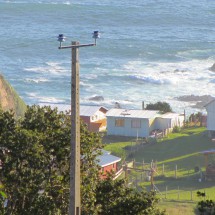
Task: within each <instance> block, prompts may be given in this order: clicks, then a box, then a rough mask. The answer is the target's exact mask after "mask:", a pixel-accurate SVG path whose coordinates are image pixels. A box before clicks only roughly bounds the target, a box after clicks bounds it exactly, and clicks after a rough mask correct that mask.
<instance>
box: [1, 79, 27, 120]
mask: <svg viewBox="0 0 215 215" xmlns="http://www.w3.org/2000/svg"><path fill="white" fill-rule="evenodd" d="M0 81H1V88H0V90H1V92H0V98H1V99H0V107H1V108H3V110H4V111H7V110H11V109H12V110H13V111H14V113H15V116H23V115H24V112H25V110H26V104H25V103H24V101H23V100H22V99H21V98H20V97H19V95H18V94H17V92H16V91H15V90H14V88H13V87H12V86H11V85H10V84H9V83H8V82H7V81H6V80H5V79H4V77H3V76H2V75H0ZM1 93H4V94H3V95H2V94H1ZM3 103H6V104H3Z"/></svg>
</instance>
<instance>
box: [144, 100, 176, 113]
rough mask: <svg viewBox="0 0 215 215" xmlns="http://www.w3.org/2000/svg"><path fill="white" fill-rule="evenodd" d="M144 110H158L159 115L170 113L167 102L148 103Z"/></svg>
mask: <svg viewBox="0 0 215 215" xmlns="http://www.w3.org/2000/svg"><path fill="white" fill-rule="evenodd" d="M146 110H159V111H160V112H161V113H167V112H172V108H171V107H170V105H169V104H168V103H167V102H157V103H154V104H152V103H150V104H147V105H146Z"/></svg>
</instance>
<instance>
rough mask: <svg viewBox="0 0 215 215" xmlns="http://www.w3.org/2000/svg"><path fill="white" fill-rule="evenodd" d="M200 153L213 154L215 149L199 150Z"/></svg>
mask: <svg viewBox="0 0 215 215" xmlns="http://www.w3.org/2000/svg"><path fill="white" fill-rule="evenodd" d="M199 153H200V154H204V155H205V154H215V149H210V150H206V151H202V152H199Z"/></svg>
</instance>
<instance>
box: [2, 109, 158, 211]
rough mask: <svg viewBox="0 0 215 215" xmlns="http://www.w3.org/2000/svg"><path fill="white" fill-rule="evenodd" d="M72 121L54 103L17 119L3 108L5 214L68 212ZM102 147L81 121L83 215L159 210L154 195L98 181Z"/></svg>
mask: <svg viewBox="0 0 215 215" xmlns="http://www.w3.org/2000/svg"><path fill="white" fill-rule="evenodd" d="M70 123H71V121H70V117H68V115H66V114H64V113H63V112H60V113H58V111H57V109H54V110H53V109H51V108H50V107H39V106H32V107H28V108H27V111H26V113H25V116H24V117H23V118H22V119H21V120H19V121H16V120H15V119H14V116H13V114H12V113H10V112H0V159H1V161H2V169H1V170H0V173H1V185H2V186H1V187H0V214H1V215H5V214H10V215H29V214H35V215H37V214H38V215H49V214H52V215H54V214H62V215H65V214H68V202H69V201H68V199H69V160H70V138H71V131H70V130H71V129H70V128H71V124H70ZM100 149H101V138H100V136H99V135H98V134H96V133H91V132H89V131H88V130H87V128H86V127H85V126H84V125H81V158H82V160H81V179H82V180H81V194H82V196H81V199H82V215H85V214H86V215H91V214H92V215H94V214H95V215H96V214H112V215H114V214H159V213H160V212H159V211H157V209H155V207H154V206H155V204H156V201H157V200H156V198H155V196H154V194H152V193H144V192H140V193H139V192H136V191H135V190H133V189H131V188H127V187H126V186H125V182H124V181H123V180H122V181H116V182H115V181H113V180H112V179H111V178H109V179H107V180H103V181H101V180H100V179H99V166H98V164H97V161H96V157H97V156H98V155H99V154H100ZM110 200H111V201H110Z"/></svg>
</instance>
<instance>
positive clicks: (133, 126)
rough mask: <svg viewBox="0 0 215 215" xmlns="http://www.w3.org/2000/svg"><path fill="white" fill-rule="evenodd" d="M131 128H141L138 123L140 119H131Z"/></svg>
mask: <svg viewBox="0 0 215 215" xmlns="http://www.w3.org/2000/svg"><path fill="white" fill-rule="evenodd" d="M131 127H132V128H141V121H140V119H132V120H131Z"/></svg>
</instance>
